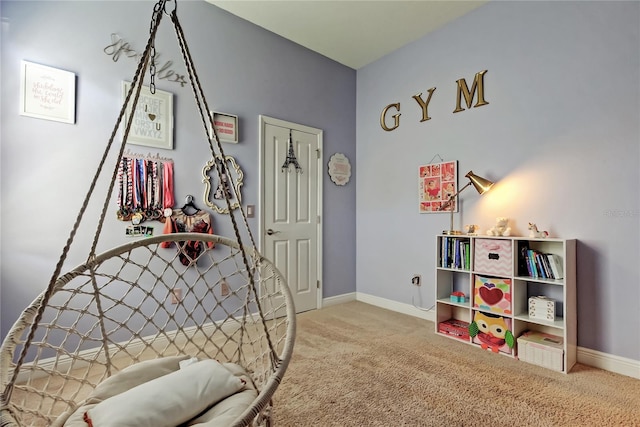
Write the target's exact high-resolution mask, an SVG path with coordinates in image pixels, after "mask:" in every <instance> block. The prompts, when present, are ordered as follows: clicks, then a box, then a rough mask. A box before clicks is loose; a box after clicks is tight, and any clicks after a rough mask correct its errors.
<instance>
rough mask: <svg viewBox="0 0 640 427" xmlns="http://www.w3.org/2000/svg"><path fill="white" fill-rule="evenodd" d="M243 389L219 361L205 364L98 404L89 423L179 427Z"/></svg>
mask: <svg viewBox="0 0 640 427" xmlns="http://www.w3.org/2000/svg"><path fill="white" fill-rule="evenodd" d="M243 386H244V382H243V381H242V380H241V379H240V378H238V377H236V376H235V375H233V374H232V373H231V372H230V371H229V370H228V369H226V368H225V367H224V366H222V365H221V364H220V363H218V362H217V361H215V360H203V361H200V362H197V363H194V364H192V365H189V366H186V367H185V368H184V369H180V370H178V371H175V372H172V373H169V374H166V375H163V376H161V377H159V378H156V379H152V380H151V381H148V382H145V383H143V384H140V385H138V386H136V387H133V388H131V389H130V390H127V391H125V392H123V393H120V394H117V395H115V396H113V397H110V398H108V399H106V400H104V401H102V402H100V403H98V404H97V405H96V406H95V407H93V408H91V409H89V410H88V411H87V412H86V415H85V421H87V424H89V422H90V423H91V424H89V425H91V426H93V427H111V426H113V427H116V426H117V427H129V426H131V427H145V426H148V427H175V426H176V425H178V424H181V423H184V422H186V421H188V420H190V419H192V418H194V417H195V416H196V415H198V414H200V413H201V412H202V411H204V410H205V409H206V408H208V407H209V406H211V405H213V404H215V403H217V402H219V401H220V400H222V399H224V398H226V397H228V396H230V395H232V394H234V393H236V392H238V391H239V390H241V389H242V388H243Z"/></svg>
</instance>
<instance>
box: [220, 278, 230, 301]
mask: <svg viewBox="0 0 640 427" xmlns="http://www.w3.org/2000/svg"><path fill="white" fill-rule="evenodd" d="M229 293H230V290H229V284H228V283H227V281H226V280H224V279H222V282H221V283H220V295H222V296H223V297H226V296H227V295H229Z"/></svg>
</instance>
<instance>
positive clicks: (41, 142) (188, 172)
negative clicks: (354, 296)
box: [0, 1, 356, 336]
mask: <svg viewBox="0 0 640 427" xmlns="http://www.w3.org/2000/svg"><path fill="white" fill-rule="evenodd" d="M153 5H154V2H149V1H144V2H141V1H137V2H132V1H126V2H118V1H91V2H87V1H44V2H34V1H26V2H25V1H2V3H0V7H1V8H2V10H1V12H2V45H1V47H2V57H1V59H2V78H1V83H2V112H1V121H2V126H1V127H2V130H1V138H2V141H1V142H2V145H1V149H0V156H1V163H0V176H1V178H2V179H1V199H0V201H1V206H2V211H1V212H2V216H1V221H2V222H1V226H2V230H1V231H2V239H1V256H0V262H1V277H0V279H1V288H0V300H1V301H0V310H1V317H0V321H1V322H2V325H1V330H2V336H4V335H5V334H6V332H7V331H8V329H9V328H10V327H11V325H12V324H13V322H14V321H15V319H16V318H17V317H18V316H19V314H20V312H21V311H22V309H24V308H25V307H26V306H27V305H28V304H29V303H30V302H31V301H32V300H33V299H34V298H35V297H36V296H37V295H38V294H39V293H40V292H41V291H43V290H44V289H45V288H46V286H47V284H48V282H49V279H50V277H51V274H52V273H53V271H54V267H55V264H56V262H57V261H58V258H59V256H60V254H61V251H62V248H63V246H64V244H65V242H66V239H67V237H68V235H69V232H70V231H71V228H72V225H73V222H74V221H75V218H76V216H77V214H78V211H79V209H80V206H81V203H82V199H83V197H84V195H85V194H86V192H87V190H88V188H89V182H90V180H91V178H92V177H93V175H94V173H95V170H96V168H97V165H98V161H99V158H100V156H101V154H102V152H103V150H104V147H105V146H106V143H107V141H108V139H109V136H110V134H111V131H112V130H113V127H114V124H115V122H116V118H117V116H118V113H119V111H120V108H121V106H122V98H121V97H122V95H121V83H122V81H124V80H128V81H130V80H131V79H132V78H133V75H134V71H135V67H136V65H137V63H136V61H135V60H133V59H131V58H127V57H125V56H124V55H122V56H121V57H120V58H119V59H118V61H117V62H114V61H113V60H112V57H111V56H109V55H107V54H106V53H105V52H103V49H104V48H105V47H107V46H108V45H110V44H111V43H112V42H111V34H112V33H117V34H118V35H119V36H120V37H121V38H123V39H126V40H127V41H128V42H129V43H130V45H131V47H132V48H133V49H135V50H136V51H138V52H142V51H143V50H144V46H145V44H146V42H147V38H148V33H149V24H150V18H151V12H152V10H153ZM178 7H179V9H178V16H179V18H180V22H181V25H182V27H183V29H184V31H185V36H186V39H187V43H188V45H189V48H190V51H191V56H192V57H193V60H194V62H195V67H196V71H197V72H198V76H199V78H200V81H201V83H202V86H203V88H204V91H205V95H206V98H207V102H208V104H209V107H210V108H212V109H215V110H216V111H222V112H226V113H231V114H237V115H238V116H239V124H240V125H239V135H240V143H239V144H237V145H232V144H225V147H224V149H225V152H226V154H229V155H232V156H234V157H235V158H236V160H237V161H238V164H239V165H240V166H241V167H242V169H243V171H244V176H245V181H244V186H243V190H242V191H243V193H242V196H243V204H245V205H246V204H255V205H257V203H258V188H259V179H258V142H259V141H258V138H259V134H258V132H259V131H258V116H259V115H260V114H264V115H268V116H272V117H275V118H278V119H283V120H288V121H292V122H296V123H300V124H303V125H307V126H312V127H316V128H320V129H323V130H324V157H325V159H326V161H328V160H329V157H330V156H331V154H333V153H335V152H342V153H344V154H346V155H347V156H348V157H349V158H351V159H352V163H355V162H353V160H355V111H356V108H355V84H356V82H355V78H356V72H355V71H354V70H352V69H350V68H347V67H344V66H342V65H340V64H338V63H336V62H334V61H331V60H329V59H327V58H325V57H323V56H320V55H317V54H315V53H313V52H311V51H309V50H307V49H305V48H303V47H301V46H299V45H296V44H294V43H291V42H289V41H287V40H285V39H283V38H281V37H279V36H276V35H274V34H273V33H270V32H267V31H265V30H263V29H261V28H259V27H257V26H255V25H253V24H250V23H248V22H246V21H244V20H241V19H238V18H236V17H235V16H233V15H230V14H228V13H227V12H224V11H222V10H220V9H218V8H216V7H214V6H212V5H210V4H208V3H205V2H202V1H182V2H179V5H178ZM177 46H178V45H177V41H176V37H175V34H174V32H173V29H172V26H171V24H170V21H169V19H168V18H167V17H166V16H165V18H164V19H163V22H162V25H161V28H160V30H159V33H158V39H157V42H156V50H157V52H158V53H159V54H160V59H159V63H160V64H162V65H164V64H165V63H166V61H172V62H173V64H172V65H171V66H170V68H171V69H172V70H175V72H176V73H180V74H185V67H184V65H183V63H182V59H181V58H182V57H181V55H180V52H179V49H178V47H177ZM20 60H28V61H32V62H36V63H41V64H44V65H49V66H53V67H56V68H60V69H64V70H68V71H72V72H74V73H76V74H77V103H76V105H77V106H76V117H77V121H76V124H75V125H71V124H63V123H58V122H53V121H47V120H40V119H34V118H29V117H25V116H20V115H18V99H19V82H20V72H19V69H20ZM160 68H161V67H160ZM146 82H147V84H148V80H147V81H146ZM157 87H158V88H159V89H161V90H165V91H169V92H171V93H173V94H174V118H175V125H176V126H175V128H176V130H175V149H174V150H172V151H168V150H152V152H153V153H157V152H160V155H161V156H165V157H170V158H172V159H173V160H174V165H175V187H176V205H177V206H182V204H183V203H184V198H185V196H186V195H187V194H192V195H194V196H195V197H196V204H197V205H199V206H200V207H204V205H203V203H202V202H199V203H198V200H201V197H202V192H203V190H204V188H203V184H202V182H201V171H202V168H203V166H204V164H205V163H206V161H208V160H209V159H210V154H209V151H208V145H207V142H206V140H205V139H204V136H203V135H204V130H203V129H202V125H201V123H200V121H199V119H198V118H197V109H196V105H195V102H194V99H193V96H192V91H191V88H190V87H189V86H185V87H181V86H180V85H179V84H177V83H173V82H170V81H168V79H159V80H158V83H157ZM118 135H120V134H119V133H118ZM119 142H120V140H119V138H116V143H119ZM128 148H130V149H131V150H132V151H134V152H139V153H143V154H145V153H148V152H149V149H148V148H147V147H140V146H134V145H130V146H128ZM112 164H113V163H111V164H110V165H111V166H110V168H112V167H113V166H112ZM353 166H354V171H355V164H354V165H353ZM325 167H326V166H325ZM355 182H356V180H355V173H354V176H353V177H352V180H351V182H350V183H349V184H348V185H346V186H344V187H337V186H335V185H333V184H332V183H331V181H330V180H329V178H328V176H327V174H326V173H325V177H324V214H323V226H324V236H323V242H324V249H325V250H324V269H323V277H324V289H323V296H324V297H330V296H334V295H340V294H344V293H350V292H354V291H355V224H354V222H355V188H356V186H355ZM101 184H102V185H101V187H100V190H99V191H98V193H99V194H100V195H101V197H102V198H100V199H97V203H96V205H95V206H93V205H92V206H91V207H90V208H89V210H88V213H87V215H86V220H85V223H84V225H83V226H82V228H81V229H80V231H79V232H78V236H77V237H76V242H77V244H78V245H79V246H78V247H77V249H74V250H72V251H71V253H70V255H69V261H68V262H67V267H68V268H71V267H74V266H76V265H78V264H80V263H82V262H84V261H85V259H86V256H87V254H88V247H89V244H90V242H91V239H92V238H93V233H94V232H95V224H96V220H97V218H98V215H99V211H98V208H99V207H101V205H102V203H103V198H104V195H105V194H106V193H105V191H104V184H105V183H104V182H102V183H101ZM98 205H99V206H98ZM115 211H116V205H115V202H112V203H111V207H110V209H109V212H108V218H107V221H106V224H105V231H104V232H103V237H102V240H101V242H100V245H99V250H98V252H101V251H102V250H105V249H107V248H110V247H113V246H115V245H118V244H121V243H123V242H126V241H127V240H126V239H127V238H125V237H124V230H125V228H126V225H127V224H126V223H122V222H119V221H117V220H116V219H115ZM258 214H259V212H258ZM213 215H214V216H215V219H214V221H215V222H214V230H215V232H216V233H217V234H222V235H225V236H232V235H233V232H232V227H231V224H230V220H229V218H228V217H225V216H222V215H219V214H213ZM249 221H250V225H251V227H252V232H253V233H257V232H258V229H257V225H258V221H257V218H255V219H250V220H249ZM147 224H151V225H154V226H155V229H156V233H161V232H162V224H161V223H158V222H152V223H147ZM64 271H65V270H63V272H64Z"/></svg>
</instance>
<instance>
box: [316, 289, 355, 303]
mask: <svg viewBox="0 0 640 427" xmlns="http://www.w3.org/2000/svg"><path fill="white" fill-rule="evenodd" d="M351 301H356V293H355V292H350V293H348V294H342V295H338V296H335V297H329V298H324V299H323V300H322V306H323V307H329V306H332V305H336V304H343V303H345V302H351Z"/></svg>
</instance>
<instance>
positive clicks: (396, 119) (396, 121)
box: [380, 102, 400, 132]
mask: <svg viewBox="0 0 640 427" xmlns="http://www.w3.org/2000/svg"><path fill="white" fill-rule="evenodd" d="M391 107H393V108H395V109H396V110H398V114H394V115H393V116H392V117H393V119H394V122H393V127H387V125H386V124H385V122H384V117H385V116H386V115H387V111H388V110H389V108H391ZM380 126H382V129H384V130H386V131H387V132H389V131H392V130H394V129H395V128H397V127H398V126H400V103H399V102H397V103H395V104H389V105H387V106H386V107H384V109H383V110H382V114H380Z"/></svg>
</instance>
